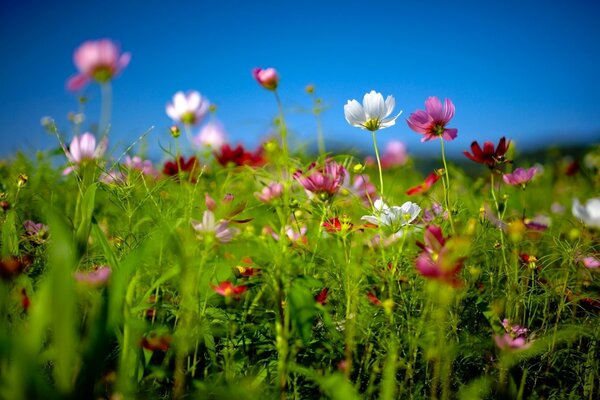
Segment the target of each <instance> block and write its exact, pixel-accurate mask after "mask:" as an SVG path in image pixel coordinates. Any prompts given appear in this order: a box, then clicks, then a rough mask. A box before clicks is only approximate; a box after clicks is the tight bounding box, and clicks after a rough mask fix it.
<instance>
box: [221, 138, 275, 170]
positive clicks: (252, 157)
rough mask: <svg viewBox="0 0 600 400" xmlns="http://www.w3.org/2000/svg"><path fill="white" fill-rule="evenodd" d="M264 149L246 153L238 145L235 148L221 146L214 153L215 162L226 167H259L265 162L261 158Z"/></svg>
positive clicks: (262, 157) (246, 151) (259, 148)
mask: <svg viewBox="0 0 600 400" xmlns="http://www.w3.org/2000/svg"><path fill="white" fill-rule="evenodd" d="M263 152H264V149H263V147H262V146H259V147H258V148H257V149H256V150H255V151H253V152H252V151H248V150H246V149H245V148H244V146H242V145H241V144H238V145H237V146H236V147H231V146H230V145H229V144H227V143H225V144H223V145H222V146H221V147H220V149H219V151H218V152H215V158H216V159H217V162H218V163H219V164H221V165H222V166H224V167H226V166H228V165H230V164H232V165H234V166H238V167H239V166H242V165H247V166H249V167H260V166H262V165H264V164H265V163H266V162H267V161H266V160H265V157H264V156H263Z"/></svg>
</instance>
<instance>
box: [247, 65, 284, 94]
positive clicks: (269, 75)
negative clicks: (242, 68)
mask: <svg viewBox="0 0 600 400" xmlns="http://www.w3.org/2000/svg"><path fill="white" fill-rule="evenodd" d="M252 76H254V79H256V81H257V82H258V83H259V84H260V85H261V86H262V87H264V88H265V89H268V90H275V89H277V84H278V83H279V76H278V75H277V71H276V70H275V69H274V68H266V69H261V68H254V69H253V70H252Z"/></svg>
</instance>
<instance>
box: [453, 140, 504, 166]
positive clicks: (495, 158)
mask: <svg viewBox="0 0 600 400" xmlns="http://www.w3.org/2000/svg"><path fill="white" fill-rule="evenodd" d="M509 146H510V140H509V141H508V143H507V142H506V138H505V137H504V136H502V137H501V138H500V141H499V142H498V146H497V147H496V148H495V149H494V143H492V142H490V141H487V142H485V143H484V144H483V149H482V148H481V147H480V146H479V143H477V141H473V143H471V152H472V153H473V154H471V153H469V152H468V151H464V152H463V154H464V155H465V156H467V157H468V158H469V159H471V160H472V161H475V162H476V163H478V164H484V165H487V166H488V168H490V169H494V168H496V167H498V166H500V165H502V164H504V163H507V162H509V161H508V160H506V158H505V156H506V152H507V151H508V147H509Z"/></svg>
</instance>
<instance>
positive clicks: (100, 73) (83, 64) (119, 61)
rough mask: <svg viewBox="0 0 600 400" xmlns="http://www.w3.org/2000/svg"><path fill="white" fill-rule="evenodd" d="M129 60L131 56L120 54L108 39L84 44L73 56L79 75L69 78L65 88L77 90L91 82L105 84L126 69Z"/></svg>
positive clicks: (117, 48)
mask: <svg viewBox="0 0 600 400" xmlns="http://www.w3.org/2000/svg"><path fill="white" fill-rule="evenodd" d="M130 60H131V54H130V53H123V54H120V52H119V47H118V46H117V45H116V44H115V43H114V42H113V41H111V40H109V39H100V40H90V41H87V42H84V43H83V44H82V45H81V46H79V47H78V48H77V50H75V53H74V55H73V62H74V63H75V66H76V67H77V69H78V70H79V74H77V75H75V76H72V77H71V78H69V80H68V81H67V88H68V89H69V90H79V89H82V88H83V87H84V86H85V85H86V84H87V83H88V82H90V81H92V80H95V81H97V82H99V83H106V82H108V81H110V80H111V79H112V78H114V77H115V76H117V75H118V74H119V73H120V72H121V71H122V70H123V69H124V68H125V67H127V65H128V64H129V61H130Z"/></svg>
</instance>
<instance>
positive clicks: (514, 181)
mask: <svg viewBox="0 0 600 400" xmlns="http://www.w3.org/2000/svg"><path fill="white" fill-rule="evenodd" d="M536 173H537V168H536V167H531V168H529V169H527V170H525V169H523V168H517V169H515V170H514V171H513V173H512V174H504V175H502V179H503V180H504V182H505V183H506V184H508V185H512V186H517V185H520V186H521V187H522V188H523V189H525V186H526V185H527V183H529V181H531V180H532V179H533V177H534V176H535V174H536Z"/></svg>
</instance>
